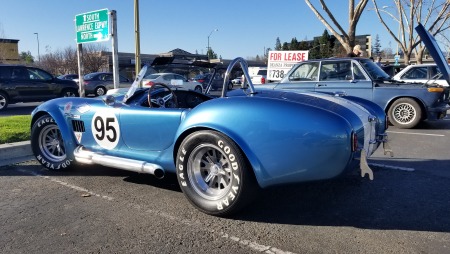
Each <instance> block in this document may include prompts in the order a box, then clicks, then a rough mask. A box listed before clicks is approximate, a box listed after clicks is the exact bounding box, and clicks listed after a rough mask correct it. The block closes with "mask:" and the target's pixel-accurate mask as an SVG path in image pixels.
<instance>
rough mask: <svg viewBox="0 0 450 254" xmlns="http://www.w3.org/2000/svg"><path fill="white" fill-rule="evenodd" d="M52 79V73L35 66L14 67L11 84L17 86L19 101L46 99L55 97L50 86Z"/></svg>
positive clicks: (17, 98)
mask: <svg viewBox="0 0 450 254" xmlns="http://www.w3.org/2000/svg"><path fill="white" fill-rule="evenodd" d="M52 80H53V77H52V76H51V75H50V74H48V73H46V72H43V71H41V70H38V69H35V68H28V67H23V66H15V67H12V71H11V84H13V85H14V87H15V90H16V94H17V97H16V100H18V101H40V100H43V101H44V100H48V99H51V98H53V97H54V96H53V90H52V87H51V86H50V83H51V81H52Z"/></svg>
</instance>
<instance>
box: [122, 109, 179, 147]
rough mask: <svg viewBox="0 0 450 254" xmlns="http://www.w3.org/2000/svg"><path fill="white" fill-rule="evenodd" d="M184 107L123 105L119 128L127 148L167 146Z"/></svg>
mask: <svg viewBox="0 0 450 254" xmlns="http://www.w3.org/2000/svg"><path fill="white" fill-rule="evenodd" d="M183 111H184V109H178V108H176V109H173V108H145V107H142V108H139V107H138V108H135V107H123V108H122V109H121V111H120V129H121V131H122V133H121V136H122V138H123V141H124V143H125V144H126V146H127V147H128V148H129V149H133V150H141V151H162V150H165V149H167V148H169V147H170V146H171V145H172V144H173V141H174V137H175V134H176V132H177V130H178V126H179V125H180V122H181V114H182V112H183Z"/></svg>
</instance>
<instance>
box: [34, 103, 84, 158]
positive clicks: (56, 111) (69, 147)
mask: <svg viewBox="0 0 450 254" xmlns="http://www.w3.org/2000/svg"><path fill="white" fill-rule="evenodd" d="M71 105H72V101H71V99H70V98H60V99H54V100H51V101H48V102H45V103H43V104H41V105H39V106H38V107H36V108H35V109H34V110H33V112H32V113H31V116H32V117H31V128H32V127H33V125H34V123H35V122H36V121H37V120H38V119H39V118H40V117H41V116H44V115H50V116H51V117H52V118H53V120H55V122H56V124H57V125H58V128H59V130H60V131H61V136H62V138H63V140H64V146H65V149H66V155H67V157H68V159H70V160H74V156H73V151H74V150H75V148H76V146H77V143H76V139H75V137H74V136H73V132H72V126H71V125H70V122H68V120H67V119H68V118H67V116H65V114H64V111H65V110H64V109H65V108H67V107H71ZM66 111H67V109H66ZM31 138H33V137H31Z"/></svg>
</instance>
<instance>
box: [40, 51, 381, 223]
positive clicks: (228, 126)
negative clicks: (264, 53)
mask: <svg viewBox="0 0 450 254" xmlns="http://www.w3.org/2000/svg"><path fill="white" fill-rule="evenodd" d="M238 63H240V64H241V65H243V66H246V62H245V60H244V59H242V58H237V59H235V60H233V61H232V62H231V63H230V66H229V67H228V69H227V73H230V70H231V69H232V67H233V66H234V65H235V64H238ZM243 69H244V68H243ZM145 72H146V67H144V68H143V70H141V72H140V73H139V75H138V76H137V78H136V80H135V81H134V83H133V85H132V86H131V88H130V89H129V90H128V91H123V90H124V89H117V90H112V91H109V94H108V95H106V96H102V97H99V98H93V99H92V98H65V99H55V100H52V101H49V102H46V103H44V104H41V105H39V106H38V107H37V108H36V109H35V110H34V111H33V112H32V121H31V126H32V128H31V147H32V150H33V153H34V155H35V156H36V158H37V160H38V161H39V162H40V163H41V164H42V165H43V166H44V167H46V168H48V169H51V170H61V169H65V168H69V167H73V166H75V165H77V164H81V165H83V164H97V165H104V166H108V167H111V168H119V169H123V170H130V171H136V172H140V173H149V174H153V175H155V176H156V177H158V178H162V177H163V176H164V175H165V173H166V172H169V173H173V174H176V176H177V179H178V183H179V185H180V188H181V190H182V191H183V193H184V194H185V196H186V197H187V199H188V200H189V201H190V202H191V203H192V204H193V205H194V206H195V207H196V208H197V209H199V210H200V211H202V212H205V213H208V214H211V215H216V216H227V215H230V214H232V213H235V212H237V211H239V210H240V209H242V208H244V207H245V206H247V205H248V204H249V203H250V202H251V200H253V199H254V198H255V194H257V193H258V190H259V188H260V187H262V188H265V187H268V186H273V185H279V184H287V183H294V182H303V181H314V180H321V179H328V178H332V177H336V176H338V175H341V174H342V173H343V172H345V171H347V170H352V169H355V168H356V167H355V166H356V165H358V163H359V164H360V169H361V175H362V176H365V175H368V176H369V178H370V179H373V172H372V171H371V169H370V167H369V166H368V165H367V162H366V157H368V156H370V155H371V154H373V152H374V151H375V150H376V149H377V148H378V147H379V146H380V144H382V143H384V146H383V147H385V148H386V147H387V143H386V142H387V139H386V128H387V124H386V115H385V113H384V112H383V110H382V109H381V108H380V107H379V106H377V105H375V104H374V103H372V102H369V101H366V100H363V99H360V98H355V97H349V98H348V100H347V99H346V98H345V97H335V96H329V95H325V94H319V93H304V94H298V93H289V92H284V91H283V92H280V91H269V90H267V91H262V92H258V93H256V90H255V88H254V87H253V85H252V84H250V85H249V86H247V87H246V88H242V89H236V90H233V91H230V92H227V89H226V87H225V86H226V85H224V87H222V90H223V91H224V94H223V96H220V97H211V96H208V95H206V94H200V93H197V92H195V91H192V90H172V89H171V88H170V87H169V86H167V85H164V84H158V85H154V86H152V87H150V88H139V83H140V82H141V79H142V76H143V75H144V73H145ZM228 77H229V75H225V82H224V83H223V84H227V81H229V80H228ZM62 109H64V110H62ZM330 162H332V163H330Z"/></svg>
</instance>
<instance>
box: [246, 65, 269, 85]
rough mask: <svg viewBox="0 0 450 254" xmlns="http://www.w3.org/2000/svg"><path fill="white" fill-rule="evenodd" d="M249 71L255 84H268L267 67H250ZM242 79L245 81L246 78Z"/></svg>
mask: <svg viewBox="0 0 450 254" xmlns="http://www.w3.org/2000/svg"><path fill="white" fill-rule="evenodd" d="M248 71H249V74H250V78H251V79H252V83H253V84H266V83H268V82H267V81H268V80H267V68H266V67H248ZM242 79H244V77H242Z"/></svg>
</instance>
